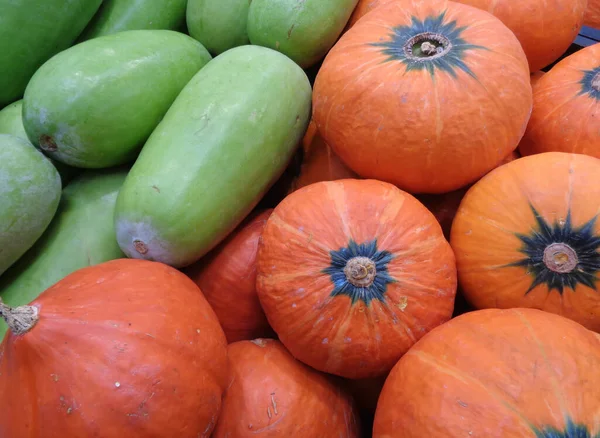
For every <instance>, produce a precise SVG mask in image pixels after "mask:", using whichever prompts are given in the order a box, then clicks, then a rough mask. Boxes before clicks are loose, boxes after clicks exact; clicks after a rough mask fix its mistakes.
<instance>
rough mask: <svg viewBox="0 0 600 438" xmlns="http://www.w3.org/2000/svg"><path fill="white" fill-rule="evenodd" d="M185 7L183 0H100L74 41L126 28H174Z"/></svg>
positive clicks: (178, 27)
mask: <svg viewBox="0 0 600 438" xmlns="http://www.w3.org/2000/svg"><path fill="white" fill-rule="evenodd" d="M185 9H186V0H104V2H103V3H102V6H100V9H99V10H98V12H97V13H96V15H95V16H94V18H93V19H92V21H91V22H90V24H88V26H87V27H86V28H85V30H84V31H83V33H82V34H81V35H80V36H79V38H78V41H85V40H89V39H92V38H97V37H99V36H103V35H110V34H113V33H117V32H123V31H126V30H141V29H167V30H178V29H180V28H181V26H183V25H184V24H185Z"/></svg>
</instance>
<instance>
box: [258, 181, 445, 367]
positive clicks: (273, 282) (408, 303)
mask: <svg viewBox="0 0 600 438" xmlns="http://www.w3.org/2000/svg"><path fill="white" fill-rule="evenodd" d="M257 264H258V276H257V292H258V297H259V299H260V302H261V304H262V306H263V309H264V311H265V314H266V315H267V319H268V320H269V322H270V323H271V327H273V329H274V330H275V331H276V332H277V334H278V335H279V338H280V339H281V342H282V343H283V344H284V345H285V346H286V348H287V349H288V350H290V352H291V353H292V354H293V355H294V356H295V357H296V358H298V359H299V360H301V361H303V362H304V363H306V364H308V365H309V366H312V367H313V368H315V369H317V370H319V371H324V372H327V373H331V374H336V375H338V376H341V377H347V378H362V377H375V376H379V375H382V374H385V373H386V372H388V371H389V370H390V369H391V368H392V366H393V365H394V364H395V363H396V361H397V360H398V359H399V358H400V356H402V354H404V353H405V352H406V351H407V350H408V349H409V348H410V347H411V346H412V345H413V344H414V343H415V341H416V340H417V339H419V338H420V337H422V336H423V335H424V334H425V333H427V332H428V331H429V330H431V329H432V328H433V327H436V326H438V325H439V324H441V323H443V322H445V321H447V320H448V319H449V318H450V316H451V314H452V309H453V304H454V296H455V294H456V272H455V266H454V255H453V254H452V250H451V248H450V246H449V244H448V242H447V241H446V240H445V239H444V236H443V234H442V230H441V228H440V225H439V224H438V223H437V221H436V220H435V217H434V216H433V214H431V212H429V211H428V210H427V209H426V208H425V206H423V204H421V203H420V202H419V201H417V200H416V199H415V198H414V197H413V196H411V195H409V194H408V193H406V192H403V191H401V190H399V189H398V188H396V187H394V186H393V185H391V184H388V183H385V182H381V181H375V180H354V179H345V180H338V181H326V182H318V183H315V184H311V185H309V186H306V187H303V188H301V189H299V190H297V191H295V192H293V193H291V194H290V195H288V196H287V197H286V198H285V199H284V200H283V201H282V202H281V203H280V204H279V205H278V206H277V207H276V208H275V210H274V211H273V214H272V215H271V216H270V217H269V220H268V221H267V225H266V227H265V229H264V231H263V234H262V238H261V241H260V244H259V250H258V258H257Z"/></svg>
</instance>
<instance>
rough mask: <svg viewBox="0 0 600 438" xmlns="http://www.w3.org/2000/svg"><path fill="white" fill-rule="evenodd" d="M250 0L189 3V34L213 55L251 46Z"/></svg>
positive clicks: (204, 0) (199, 0)
mask: <svg viewBox="0 0 600 438" xmlns="http://www.w3.org/2000/svg"><path fill="white" fill-rule="evenodd" d="M250 3H251V2H250V1H249V0H189V1H188V5H187V14H186V21H187V27H188V30H189V33H190V35H191V36H192V37H194V38H196V39H197V40H198V41H200V42H201V43H202V44H203V45H204V47H206V48H207V49H208V50H209V52H210V53H212V54H214V55H219V54H221V53H223V52H225V51H226V50H229V49H232V48H234V47H238V46H243V45H246V44H248V43H249V42H250V41H249V40H248V32H247V30H246V27H247V22H248V10H249V8H250Z"/></svg>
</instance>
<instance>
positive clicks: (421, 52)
mask: <svg viewBox="0 0 600 438" xmlns="http://www.w3.org/2000/svg"><path fill="white" fill-rule="evenodd" d="M451 47H452V44H451V43H450V40H449V39H448V38H446V37H445V36H444V35H441V34H439V33H433V32H423V33H420V34H418V35H415V36H414V37H412V38H410V39H409V40H408V41H407V42H406V44H405V45H404V53H405V54H406V56H407V57H408V58H410V59H415V60H418V59H422V60H425V59H431V58H438V57H440V56H443V55H444V54H445V53H446V52H448V51H449V50H450V48H451Z"/></svg>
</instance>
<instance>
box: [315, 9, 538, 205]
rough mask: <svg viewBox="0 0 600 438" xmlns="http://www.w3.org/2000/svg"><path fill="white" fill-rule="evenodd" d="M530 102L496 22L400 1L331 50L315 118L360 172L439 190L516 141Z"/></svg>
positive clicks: (514, 44) (519, 64)
mask: <svg viewBox="0 0 600 438" xmlns="http://www.w3.org/2000/svg"><path fill="white" fill-rule="evenodd" d="M507 78H509V80H507ZM531 105H532V97H531V85H530V78H529V68H528V65H527V60H526V58H525V54H524V53H523V49H522V48H521V45H520V44H519V42H518V40H517V39H516V37H515V36H514V34H513V33H512V32H511V31H510V30H508V29H507V28H506V26H504V25H503V24H502V23H501V22H500V20H498V19H497V18H495V17H493V16H492V15H490V14H488V13H487V12H485V11H481V10H479V9H477V8H473V7H470V6H466V5H462V4H458V3H453V2H448V1H446V0H431V1H429V2H426V3H425V2H422V1H419V0H398V1H395V2H393V3H389V4H387V5H384V6H380V7H377V8H376V9H374V10H372V11H371V12H370V13H369V14H368V15H366V16H364V17H363V19H361V20H360V21H359V22H357V23H356V24H355V25H354V26H353V27H352V28H351V29H350V30H349V31H348V32H346V33H345V34H344V35H343V36H342V37H341V38H340V40H339V41H338V42H337V43H336V45H335V46H334V47H333V48H332V50H331V51H330V52H329V54H328V55H327V57H326V58H325V60H324V62H323V65H322V67H321V69H320V70H319V73H318V74H317V77H316V81H315V85H314V93H313V119H314V120H315V123H316V124H317V127H318V129H319V132H320V133H321V135H322V136H323V139H324V140H325V142H326V143H327V144H328V145H330V146H331V147H332V148H333V150H334V152H335V153H336V154H338V155H339V157H340V158H341V160H342V161H343V162H344V163H345V164H346V165H347V166H348V167H350V168H351V169H352V170H354V171H355V172H356V173H357V174H358V175H360V176H361V177H364V178H374V179H379V180H383V181H387V182H390V183H393V184H395V185H397V186H398V187H400V188H401V189H403V190H407V191H409V192H411V193H445V192H449V191H452V190H456V189H459V188H461V187H463V186H465V185H467V184H469V183H472V182H474V181H476V180H477V179H478V178H480V177H481V176H482V175H484V174H485V173H486V172H488V171H490V170H491V169H493V168H494V167H496V166H498V164H499V163H500V162H501V161H502V160H503V159H504V157H506V156H507V155H508V154H509V153H510V152H512V151H514V150H515V149H516V147H517V145H518V143H519V140H520V139H521V137H522V136H523V133H524V132H525V127H526V125H527V121H528V120H529V115H530V112H531Z"/></svg>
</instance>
